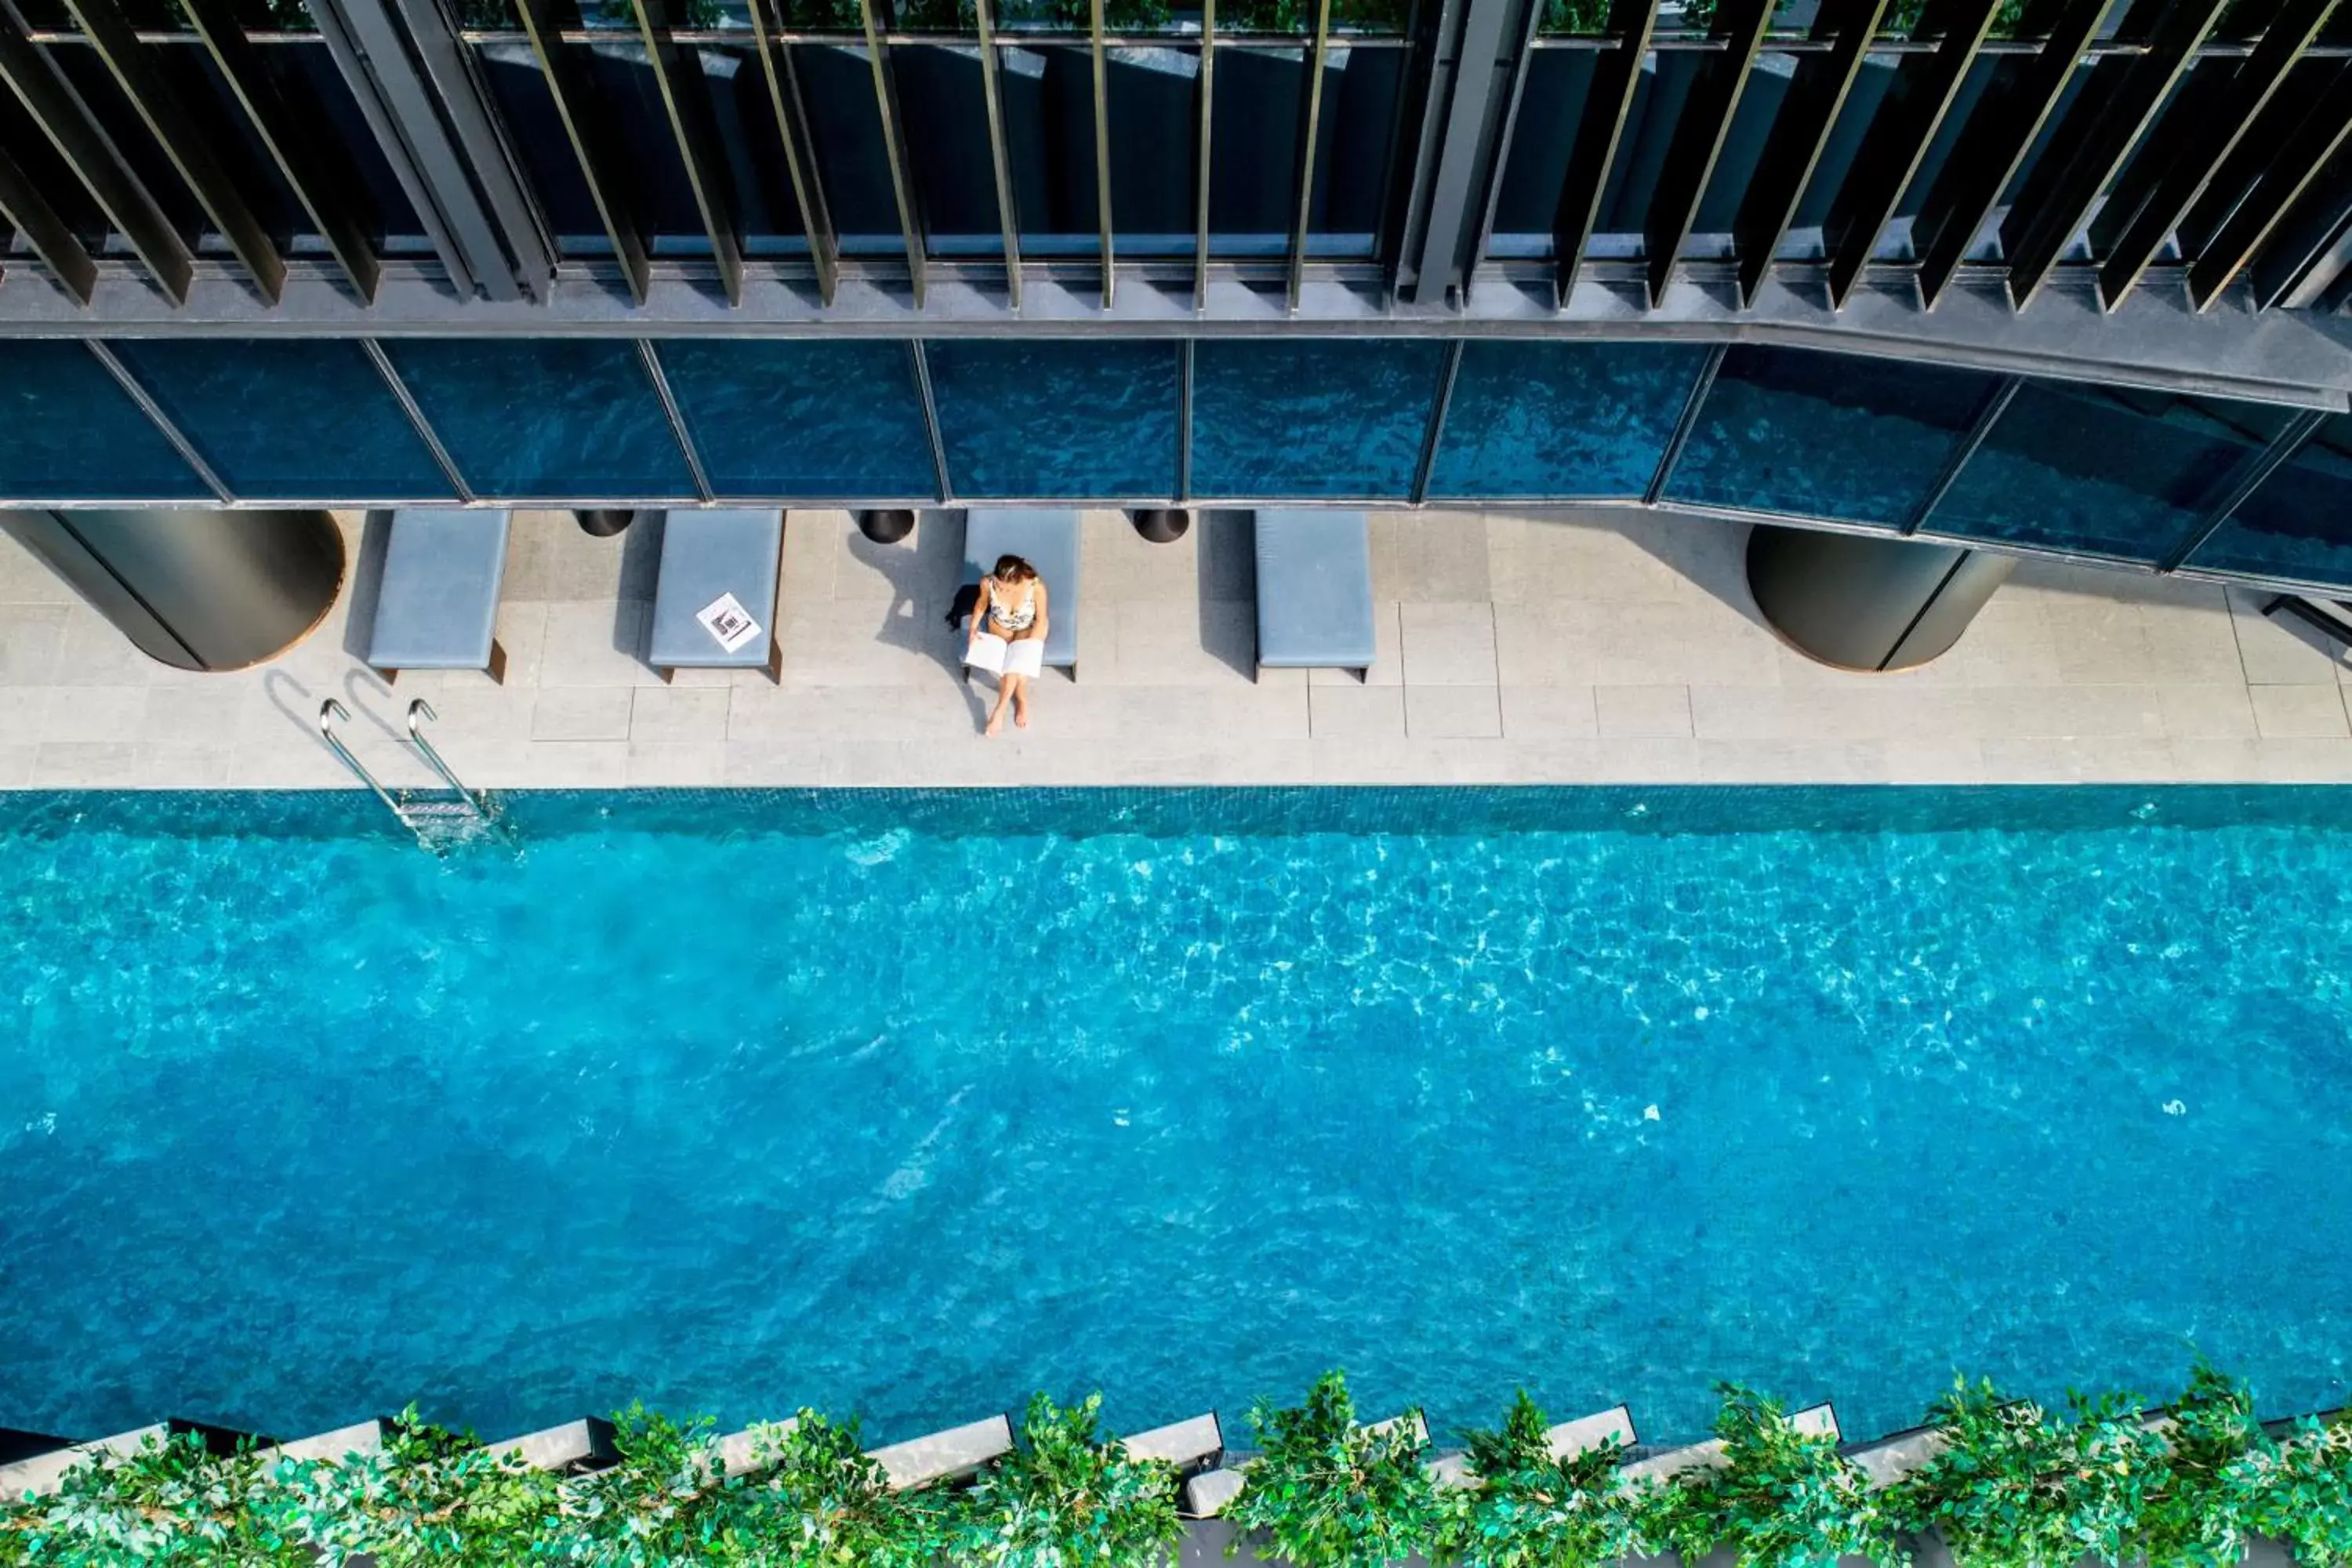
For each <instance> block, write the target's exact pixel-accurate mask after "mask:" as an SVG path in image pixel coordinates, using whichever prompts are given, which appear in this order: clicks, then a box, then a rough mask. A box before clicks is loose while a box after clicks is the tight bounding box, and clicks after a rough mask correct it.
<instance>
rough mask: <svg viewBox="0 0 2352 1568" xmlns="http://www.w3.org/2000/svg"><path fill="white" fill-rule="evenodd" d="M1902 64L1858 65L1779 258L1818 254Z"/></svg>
mask: <svg viewBox="0 0 2352 1568" xmlns="http://www.w3.org/2000/svg"><path fill="white" fill-rule="evenodd" d="M1902 63H1903V58H1902V57H1901V56H1899V55H1872V56H1870V57H1869V58H1866V59H1864V61H1863V62H1862V69H1861V70H1860V71H1859V72H1857V73H1856V74H1855V76H1854V79H1853V88H1852V89H1850V90H1849V91H1848V92H1847V93H1846V95H1845V105H1844V107H1843V108H1842V109H1840V110H1838V116H1837V119H1836V121H1834V122H1832V125H1831V127H1830V139H1829V141H1828V142H1824V143H1823V144H1822V156H1821V161H1820V162H1819V163H1815V164H1814V165H1813V173H1812V177H1811V179H1809V180H1808V181H1806V182H1805V194H1804V195H1803V197H1802V198H1801V199H1800V200H1799V201H1798V203H1797V216H1796V217H1795V218H1794V219H1793V220H1792V221H1791V222H1790V225H1789V229H1790V233H1789V237H1788V239H1787V241H1786V242H1785V243H1784V244H1783V246H1782V247H1781V254H1783V255H1787V256H1819V255H1821V254H1822V226H1823V225H1824V224H1826V223H1828V221H1829V216H1830V213H1831V211H1832V208H1834V207H1836V205H1837V203H1838V198H1839V197H1840V196H1841V195H1843V194H1844V191H1845V183H1846V178H1847V176H1848V175H1850V174H1853V172H1854V170H1855V169H1856V168H1857V167H1858V166H1863V159H1862V149H1863V146H1864V143H1865V142H1867V141H1868V139H1869V134H1870V130H1871V127H1872V126H1873V125H1874V124H1875V123H1876V122H1877V120H1878V114H1879V110H1882V109H1884V108H1885V106H1886V103H1887V100H1889V99H1890V98H1891V97H1892V96H1893V94H1894V89H1895V83H1896V82H1897V81H1898V80H1900V79H1901V68H1902Z"/></svg>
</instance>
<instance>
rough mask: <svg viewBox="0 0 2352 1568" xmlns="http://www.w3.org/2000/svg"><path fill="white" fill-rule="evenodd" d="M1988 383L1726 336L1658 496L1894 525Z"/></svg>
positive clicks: (1973, 376) (1934, 471) (1937, 468)
mask: <svg viewBox="0 0 2352 1568" xmlns="http://www.w3.org/2000/svg"><path fill="white" fill-rule="evenodd" d="M1995 384H1996V382H1995V379H1994V378H1993V377H1991V376H1989V375H1982V374H1978V373H1977V372H1975V371H1968V370H1950V369H1947V368H1945V367H1943V366H1941V365H1926V364H1906V363H1903V362H1901V361H1898V360H1888V359H1865V358H1862V357H1859V356H1848V355H1845V354H1826V353H1807V352H1806V351H1804V350H1802V349H1771V348H1755V347H1750V346H1747V345H1739V346H1735V347H1734V348H1732V349H1731V350H1730V351H1729V352H1727V353H1726V354H1725V355H1724V360H1723V369H1722V371H1721V373H1720V374H1717V377H1716V381H1715V385H1714V386H1713V387H1712V388H1711V389H1710V390H1709V391H1708V393H1707V395H1706V405H1704V406H1703V407H1702V408H1701V409H1700V410H1699V416H1698V418H1697V420H1696V422H1695V423H1694V424H1693V426H1692V427H1691V435H1690V443H1689V445H1688V446H1686V447H1684V449H1683V455H1682V460H1681V461H1680V462H1678V463H1676V464H1675V471H1674V473H1673V475H1672V476H1671V477H1670V478H1669V479H1667V481H1666V495H1667V497H1668V498H1669V499H1672V500H1695V501H1705V502H1708V503H1711V504H1713V505H1716V506H1729V507H1742V508H1746V509H1748V510H1754V511H1783V512H1789V513H1791V514H1793V515H1796V516H1800V517H1819V518H1829V519H1834V520H1837V521H1844V522H1874V523H1878V524H1881V525H1883V526H1885V527H1889V528H1894V527H1899V526H1900V525H1901V524H1903V523H1904V522H1905V521H1907V520H1908V519H1909V518H1910V515H1911V513H1912V511H1913V510H1915V509H1916V508H1917V506H1918V505H1919V503H1920V502H1921V501H1922V500H1925V499H1926V498H1927V490H1928V488H1929V487H1930V486H1932V485H1933V484H1934V483H1935V482H1936V480H1937V478H1938V476H1940V475H1941V474H1942V473H1943V471H1944V467H1945V465H1946V464H1947V463H1948V462H1949V461H1950V458H1951V454H1952V447H1953V445H1954V443H1955V442H1956V441H1958V438H1959V437H1960V436H1961V435H1962V434H1963V433H1964V432H1965V431H1967V430H1968V428H1969V426H1971V425H1973V424H1975V423H1976V416H1977V412H1978V410H1979V409H1980V408H1981V407H1983V405H1984V400H1985V398H1986V397H1987V396H1988V395H1990V393H1991V391H1992V390H1993V387H1994V386H1995Z"/></svg>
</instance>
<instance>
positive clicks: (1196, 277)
mask: <svg viewBox="0 0 2352 1568" xmlns="http://www.w3.org/2000/svg"><path fill="white" fill-rule="evenodd" d="M1216 69H1217V0H1201V103H1200V115H1201V125H1200V134H1201V149H1200V166H1199V168H1198V169H1197V170H1195V171H1194V181H1193V192H1192V312H1193V314H1195V315H1199V314H1200V313H1201V312H1202V311H1204V310H1207V309H1208V308H1209V141H1210V138H1209V132H1210V130H1211V128H1212V127H1213V125H1214V124H1215V123H1216V121H1215V119H1214V116H1215V114H1216V110H1217V92H1216V80H1217V79H1216ZM1184 370H1185V374H1186V375H1187V376H1189V375H1190V374H1192V350H1191V349H1190V348H1189V347H1188V348H1187V349H1186V350H1185V351H1184ZM1187 384H1188V385H1189V384H1190V383H1189V382H1188V383H1187ZM1191 457H1192V438H1191V437H1190V436H1189V435H1187V437H1185V458H1186V463H1187V468H1188V469H1189V467H1190V462H1191Z"/></svg>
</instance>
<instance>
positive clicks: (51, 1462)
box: [0, 1421, 249, 1498]
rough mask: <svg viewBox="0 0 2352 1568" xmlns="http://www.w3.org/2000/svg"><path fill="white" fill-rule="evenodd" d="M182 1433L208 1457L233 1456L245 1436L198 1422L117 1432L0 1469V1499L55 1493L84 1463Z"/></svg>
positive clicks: (124, 1452)
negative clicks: (199, 1439) (198, 1440)
mask: <svg viewBox="0 0 2352 1568" xmlns="http://www.w3.org/2000/svg"><path fill="white" fill-rule="evenodd" d="M184 1432H194V1433H195V1434H196V1435H197V1436H201V1437H202V1438H203V1439H204V1443H205V1452H207V1453H212V1454H233V1453H235V1452H236V1446H237V1444H238V1442H240V1441H241V1440H242V1439H244V1438H245V1437H247V1436H249V1434H247V1433H244V1432H232V1431H230V1430H229V1429H228V1428H227V1427H226V1426H205V1425H204V1424H203V1423H202V1422H198V1421H159V1422H157V1423H156V1424H155V1425H153V1426H141V1427H137V1428H134V1429H133V1430H131V1431H129V1432H118V1433H116V1434H115V1435H114V1436H111V1437H100V1438H99V1439H98V1440H97V1441H96V1442H92V1443H77V1444H75V1445H74V1446H73V1447H70V1448H58V1449H54V1450H52V1451H51V1452H49V1453H47V1454H36V1455H34V1456H33V1457H32V1458H28V1459H19V1460H17V1461H16V1463H15V1464H13V1465H8V1466H5V1467H0V1497H9V1498H20V1497H23V1496H24V1495H25V1494H26V1492H53V1491H55V1490H57V1489H58V1482H59V1481H61V1480H63V1479H65V1474H66V1472H67V1471H68V1470H70V1469H72V1468H74V1467H75V1466H76V1465H79V1464H80V1463H81V1462H82V1461H83V1460H85V1459H89V1458H93V1457H95V1456H97V1455H100V1454H110V1455H119V1456H120V1455H130V1454H135V1453H137V1452H138V1451H139V1447H140V1445H142V1443H145V1442H146V1441H148V1440H149V1439H150V1438H152V1439H153V1440H154V1441H155V1442H156V1443H158V1444H159V1445H160V1444H161V1443H163V1441H164V1440H165V1439H166V1438H169V1437H173V1436H179V1435H180V1434H182V1433H184Z"/></svg>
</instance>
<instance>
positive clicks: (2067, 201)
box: [2000, 0, 2229, 310]
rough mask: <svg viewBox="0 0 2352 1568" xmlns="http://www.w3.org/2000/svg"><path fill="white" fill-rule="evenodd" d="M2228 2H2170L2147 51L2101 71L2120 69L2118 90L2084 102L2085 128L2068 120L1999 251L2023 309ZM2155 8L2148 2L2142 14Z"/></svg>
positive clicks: (2006, 225)
mask: <svg viewBox="0 0 2352 1568" xmlns="http://www.w3.org/2000/svg"><path fill="white" fill-rule="evenodd" d="M2228 4H2229V0H2168V4H2166V5H2163V7H2162V9H2161V10H2159V11H2158V12H2157V15H2156V24H2155V27H2154V30H2153V31H2152V32H2151V33H2150V35H2149V37H2148V44H2147V52H2146V53H2145V54H2142V55H2141V56H2140V57H2139V58H2137V59H2134V60H2131V61H2128V62H2126V61H2121V60H2116V61H2109V62H2107V63H2105V64H2103V65H2102V66H2100V70H2102V71H2116V70H2120V71H2121V72H2123V79H2122V81H2121V82H2119V83H2118V84H2117V85H2116V89H2115V91H2113V92H2112V93H2108V94H2105V100H2104V101H2103V102H2101V103H2100V104H2098V105H2097V106H2096V108H2095V109H2093V107H2092V106H2091V105H2090V104H2088V103H2085V104H2084V106H2083V109H2084V114H2086V115H2087V116H2088V123H2086V124H2084V126H2083V127H2082V129H2081V130H2080V131H2079V132H2078V131H2076V130H2075V129H2074V121H2075V120H2076V118H2078V117H2077V116H2069V117H2068V121H2067V123H2066V124H2065V125H2063V126H2061V127H2060V128H2059V132H2058V136H2057V139H2056V140H2055V141H2053V142H2052V144H2051V146H2050V148H2049V150H2048V151H2047V152H2045V153H2043V154H2042V158H2041V160H2040V162H2039V163H2036V165H2035V167H2034V171H2033V173H2032V175H2031V176H2029V177H2028V178H2027V180H2026V183H2025V188H2024V189H2023V190H2021V191H2020V192H2019V193H2018V196H2017V201H2016V203H2015V204H2014V205H2011V208H2010V210H2009V216H2007V217H2006V218H2003V219H2002V220H2001V225H2000V249H2001V254H2002V255H2003V256H2005V257H2007V258H2009V292H2010V297H2011V299H2012V300H2015V301H2016V302H2017V308H2018V309H2019V310H2023V309H2025V307H2026V306H2028V305H2030V304H2032V302H2033V297H2034V295H2035V294H2037V293H2039V292H2040V291H2041V289H2042V284H2043V283H2045V282H2047V281H2048V280H2049V278H2050V269H2051V268H2053V267H2055V266H2056V265H2057V264H2058V258H2059V257H2061V256H2062V255H2063V254H2065V250H2066V247H2067V245H2068V244H2069V243H2070V242H2071V241H2072V240H2073V239H2074V237H2075V236H2076V235H2077V234H2080V233H2081V232H2082V231H2083V227H2084V225H2085V224H2087V223H2089V222H2090V220H2091V214H2092V211H2093V210H2094V209H2095V207H2096V206H2097V205H2098V200H2099V197H2100V195H2102V194H2103V193H2104V192H2105V190H2106V188H2107V184H2108V182H2109V181H2111V180H2113V179H2114V178H2115V177H2116V170H2117V169H2120V168H2121V167H2123V163H2124V160H2125V159H2126V158H2128V157H2129V156H2131V152H2132V149H2133V148H2134V147H2135V146H2137V144H2138V142H2139V140H2140V138H2141V137H2142V136H2143V135H2145V134H2146V133H2147V128H2148V126H2149V124H2150V123H2151V122H2152V121H2154V120H2155V119H2156V116H2157V114H2158V111H2159V110H2161V109H2162V108H2163V107H2164V102H2165V100H2166V99H2167V98H2168V97H2169V96H2170V95H2171V92H2172V89H2173V88H2174V86H2175V85H2176V84H2178V83H2179V80H2180V78H2181V76H2182V75H2183V74H2184V73H2186V72H2187V71H2188V69H2189V64H2190V62H2191V59H2192V58H2193V57H2194V56H2195V54H2196V51H2197V46H2198V45H2199V44H2200V43H2202V42H2204V41H2205V35H2206V34H2208V33H2210V32H2211V31H2212V30H2213V24H2214V23H2215V22H2217V21H2219V20H2220V19H2221V12H2222V9H2223V7H2225V6H2226V5H2228ZM2149 9H2153V7H2152V6H2151V5H2147V4H2146V3H2145V0H2144V3H2143V5H2138V6H2135V7H2134V12H2135V15H2136V16H2137V14H2139V13H2141V12H2144V11H2147V10H2149Z"/></svg>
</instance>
